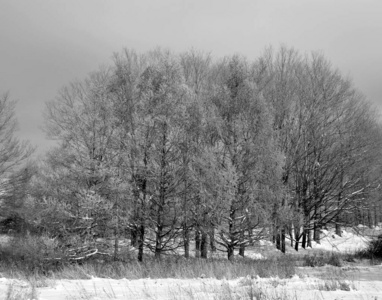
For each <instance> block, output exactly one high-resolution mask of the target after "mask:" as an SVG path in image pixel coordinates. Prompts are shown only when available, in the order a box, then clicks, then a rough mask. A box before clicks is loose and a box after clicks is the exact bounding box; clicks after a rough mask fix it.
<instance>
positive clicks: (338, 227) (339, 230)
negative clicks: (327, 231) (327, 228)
mask: <svg viewBox="0 0 382 300" xmlns="http://www.w3.org/2000/svg"><path fill="white" fill-rule="evenodd" d="M336 235H338V236H342V230H341V225H340V223H339V218H337V222H336Z"/></svg>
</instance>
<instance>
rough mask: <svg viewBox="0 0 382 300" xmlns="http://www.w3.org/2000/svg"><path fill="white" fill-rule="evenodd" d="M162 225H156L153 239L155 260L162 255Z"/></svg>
mask: <svg viewBox="0 0 382 300" xmlns="http://www.w3.org/2000/svg"><path fill="white" fill-rule="evenodd" d="M162 232H163V227H162V225H157V233H156V238H155V259H160V258H161V254H162Z"/></svg>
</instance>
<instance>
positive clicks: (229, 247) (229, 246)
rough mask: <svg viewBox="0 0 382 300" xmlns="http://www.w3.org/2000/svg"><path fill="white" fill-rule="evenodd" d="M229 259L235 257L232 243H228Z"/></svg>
mask: <svg viewBox="0 0 382 300" xmlns="http://www.w3.org/2000/svg"><path fill="white" fill-rule="evenodd" d="M227 254H228V260H230V261H232V260H233V257H234V246H233V245H232V244H230V245H227Z"/></svg>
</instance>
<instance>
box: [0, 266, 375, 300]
mask: <svg viewBox="0 0 382 300" xmlns="http://www.w3.org/2000/svg"><path fill="white" fill-rule="evenodd" d="M367 271H372V272H373V273H374V274H375V275H376V276H379V278H374V280H362V278H361V277H360V278H359V279H357V278H353V279H338V278H337V279H336V278H328V279H319V278H316V277H310V276H307V275H305V276H304V275H300V276H299V275H295V276H293V277H292V278H290V279H278V278H249V277H248V278H238V279H235V280H217V279H211V278H204V279H202V278H198V279H187V280H186V279H139V280H126V279H121V280H112V279H99V278H93V279H90V280H59V281H50V282H48V283H46V284H47V286H45V287H40V288H38V289H37V291H36V292H35V293H34V297H35V299H40V300H69V299H70V300H77V299H78V300H80V299H89V300H90V299H92V300H101V299H121V300H122V299H132V300H138V299H157V300H165V299H166V300H167V299H174V300H175V299H251V298H250V295H252V296H254V298H253V299H256V298H255V297H256V295H257V296H259V295H263V298H261V299H303V300H308V299H328V300H330V299H333V300H334V299H370V300H371V299H373V300H376V299H381V298H382V278H381V277H382V275H381V274H382V266H375V267H370V268H369V269H368V270H367ZM352 274H355V272H353V273H352ZM10 289H13V291H14V292H13V295H15V297H14V298H6V295H7V293H6V291H7V290H8V291H9V290H10ZM0 291H2V292H1V296H0V299H2V300H3V299H19V300H21V299H28V297H29V299H32V297H31V295H32V294H33V293H32V290H31V287H30V285H29V284H28V283H26V282H23V281H17V280H6V279H1V280H0ZM17 293H18V294H17Z"/></svg>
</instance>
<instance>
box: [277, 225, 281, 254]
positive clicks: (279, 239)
mask: <svg viewBox="0 0 382 300" xmlns="http://www.w3.org/2000/svg"><path fill="white" fill-rule="evenodd" d="M276 248H277V249H278V250H280V249H281V236H280V229H279V228H277V230H276Z"/></svg>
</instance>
